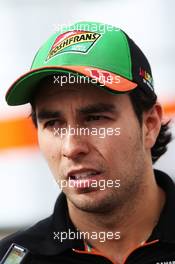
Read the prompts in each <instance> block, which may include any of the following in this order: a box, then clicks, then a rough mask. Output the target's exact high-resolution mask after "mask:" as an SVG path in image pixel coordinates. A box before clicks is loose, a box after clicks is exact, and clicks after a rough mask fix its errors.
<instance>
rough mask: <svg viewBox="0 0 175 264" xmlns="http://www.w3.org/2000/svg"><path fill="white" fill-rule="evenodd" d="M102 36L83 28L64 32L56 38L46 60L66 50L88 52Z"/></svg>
mask: <svg viewBox="0 0 175 264" xmlns="http://www.w3.org/2000/svg"><path fill="white" fill-rule="evenodd" d="M100 36H101V34H99V33H96V32H91V31H82V30H74V31H68V32H66V33H63V34H61V35H59V36H58V37H57V38H56V39H55V41H54V43H53V45H52V47H51V49H50V51H49V54H48V56H47V59H46V60H49V59H51V58H52V57H54V56H56V55H58V54H62V53H64V52H81V53H87V52H88V51H89V49H90V48H91V47H92V46H93V45H94V43H95V42H96V41H97V39H98V38H99V37H100Z"/></svg>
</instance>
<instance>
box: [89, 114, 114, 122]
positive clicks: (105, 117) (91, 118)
mask: <svg viewBox="0 0 175 264" xmlns="http://www.w3.org/2000/svg"><path fill="white" fill-rule="evenodd" d="M101 119H109V118H108V117H107V116H103V115H92V116H88V117H87V118H86V121H98V120H101Z"/></svg>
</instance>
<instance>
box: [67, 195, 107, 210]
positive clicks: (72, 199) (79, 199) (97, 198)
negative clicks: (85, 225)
mask: <svg viewBox="0 0 175 264" xmlns="http://www.w3.org/2000/svg"><path fill="white" fill-rule="evenodd" d="M102 192H104V191H101V190H93V191H87V192H83V193H76V194H69V195H67V199H68V203H71V206H73V207H75V208H77V209H79V210H82V211H86V212H92V213H98V212H99V213H100V212H104V211H106V210H109V208H110V207H111V206H110V205H111V201H110V200H109V197H107V196H106V194H105V193H102Z"/></svg>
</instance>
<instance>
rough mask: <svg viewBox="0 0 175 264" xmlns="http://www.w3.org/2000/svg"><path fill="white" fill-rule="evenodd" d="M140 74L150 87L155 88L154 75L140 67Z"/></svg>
mask: <svg viewBox="0 0 175 264" xmlns="http://www.w3.org/2000/svg"><path fill="white" fill-rule="evenodd" d="M139 75H140V76H141V77H142V79H143V82H144V83H146V84H147V85H148V86H149V88H151V89H152V90H153V78H152V76H151V75H150V74H149V73H148V72H147V71H146V70H144V69H142V68H141V67H140V70H139Z"/></svg>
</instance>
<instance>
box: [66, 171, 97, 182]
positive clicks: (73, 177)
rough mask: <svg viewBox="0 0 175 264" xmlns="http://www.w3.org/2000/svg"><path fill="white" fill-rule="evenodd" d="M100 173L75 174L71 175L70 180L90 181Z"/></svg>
mask: <svg viewBox="0 0 175 264" xmlns="http://www.w3.org/2000/svg"><path fill="white" fill-rule="evenodd" d="M98 174H99V172H98V171H87V172H80V173H73V174H71V175H70V177H69V179H70V180H85V179H89V178H91V177H93V176H95V175H98Z"/></svg>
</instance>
